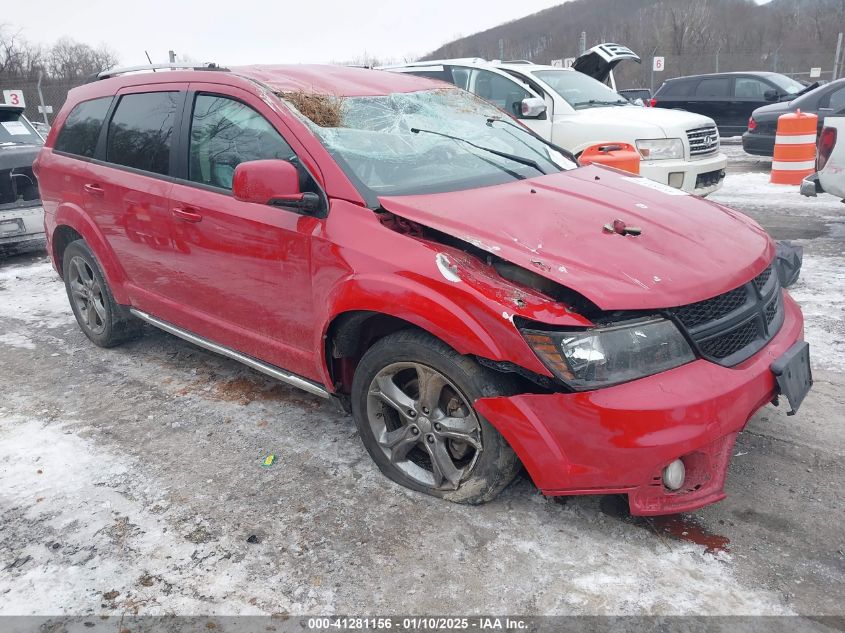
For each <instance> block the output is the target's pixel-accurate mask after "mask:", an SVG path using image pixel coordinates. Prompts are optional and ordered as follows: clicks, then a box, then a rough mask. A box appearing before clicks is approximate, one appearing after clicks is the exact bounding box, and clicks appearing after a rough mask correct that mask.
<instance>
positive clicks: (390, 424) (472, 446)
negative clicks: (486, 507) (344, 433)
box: [352, 330, 520, 504]
mask: <svg viewBox="0 0 845 633" xmlns="http://www.w3.org/2000/svg"><path fill="white" fill-rule="evenodd" d="M510 389H511V387H510V383H509V382H508V381H507V380H506V379H505V378H504V377H503V376H500V375H498V374H496V373H495V372H493V371H492V370H488V369H486V368H484V367H481V366H480V365H479V364H478V363H477V362H475V361H474V360H473V359H471V358H468V357H465V356H461V355H460V354H458V353H457V352H455V351H454V350H453V349H451V348H449V347H448V346H447V345H445V344H444V343H442V342H441V341H438V340H437V339H435V338H434V337H432V336H430V335H428V334H426V333H424V332H417V331H412V330H408V331H403V332H397V333H394V334H391V335H389V336H386V337H385V338H383V339H381V340H380V341H378V342H377V343H376V344H375V345H373V347H371V348H370V349H369V350H368V351H367V353H366V354H364V357H363V358H362V359H361V362H360V363H359V365H358V367H357V369H356V371H355V377H354V379H353V383H352V413H353V417H354V419H355V424H356V425H357V427H358V432H359V433H360V435H361V438H362V440H363V442H364V446H365V447H366V449H367V451H368V452H369V454H370V456H371V457H372V458H373V460H374V461H375V462H376V464H377V465H378V467H379V468H380V469H381V471H382V472H383V473H384V474H385V475H386V476H387V477H389V478H390V479H392V480H393V481H395V482H397V483H399V484H402V485H403V486H406V487H408V488H411V489H413V490H418V491H420V492H425V493H427V494H430V495H434V496H437V497H441V498H444V499H448V500H450V501H457V502H460V503H471V504H477V503H484V502H486V501H489V500H491V499H493V498H494V497H495V496H496V495H498V494H499V492H501V491H502V490H503V489H504V488H505V487H506V486H507V485H508V484H509V483H510V482H511V481H512V480H513V478H514V476H515V475H516V473H517V472H518V471H519V468H520V462H519V459H518V458H517V456H516V454H515V453H514V452H513V450H512V449H511V447H510V446H509V445H508V444H507V442H506V441H505V440H504V438H503V437H502V436H501V435H500V434H499V432H498V431H497V430H496V429H495V428H494V427H493V426H492V425H491V424H490V423H489V422H487V420H485V419H484V418H483V417H482V416H481V415H480V414H479V413H478V412H476V411H475V409H474V407H473V406H472V403H473V402H475V400H476V399H477V398H481V397H486V396H496V395H503V394H505V393H507V392H508V391H509V390H510Z"/></svg>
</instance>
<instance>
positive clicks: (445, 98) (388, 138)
mask: <svg viewBox="0 0 845 633" xmlns="http://www.w3.org/2000/svg"><path fill="white" fill-rule="evenodd" d="M314 99H320V105H321V107H320V108H319V109H317V108H312V110H315V112H312V111H309V110H308V109H307V108H308V106H309V105H310V104H308V103H307V101H308V99H306V100H305V101H306V103H305V104H303V99H302V97H301V96H300V98H299V99H298V100H297V101H296V104H298V105H299V108H297V109H298V111H299V112H300V113H301V114H302V115H303V118H305V119H306V121H307V122H308V124H309V125H310V126H311V128H312V130H313V131H314V132H315V133H316V134H317V136H318V137H319V138H320V139H321V140H322V142H323V144H324V145H325V146H326V147H327V148H328V150H329V151H330V152H331V153H332V154H333V155H334V156H335V158H337V159H338V161H339V162H340V163H341V165H342V166H343V167H344V168H345V169H346V171H347V172H350V174H351V175H352V176H353V177H354V178H355V179H357V180H358V181H360V182H361V183H363V184H364V185H365V186H366V187H367V188H368V189H370V190H371V191H372V192H374V193H375V194H377V195H402V194H420V193H437V192H445V191H457V190H461V189H469V188H472V187H481V186H489V185H496V184H501V183H505V182H510V181H513V180H522V179H524V178H531V177H534V176H540V175H543V174H549V173H554V172H558V171H562V170H566V169H572V168H574V167H575V163H574V162H572V161H571V160H570V159H568V158H567V157H566V156H565V155H564V154H563V153H562V152H560V151H558V150H557V149H556V148H555V147H554V146H552V145H550V144H549V143H546V142H545V141H543V140H541V139H539V138H537V137H536V136H534V135H533V134H532V133H530V132H529V131H528V130H526V129H525V128H523V127H522V126H521V125H519V124H517V123H514V122H513V121H512V120H510V119H509V118H508V117H506V116H504V115H503V114H502V113H501V112H500V111H499V110H497V109H496V108H495V107H493V106H492V105H490V104H488V103H486V102H484V101H482V100H481V99H478V98H476V97H473V96H472V95H470V94H468V93H465V92H463V91H461V90H456V89H447V90H442V89H438V90H424V91H419V92H411V93H393V94H389V95H384V96H374V97H347V98H343V99H331V100H326V99H325V98H323V97H321V96H319V95H318V96H315V97H314ZM288 102H289V103H290V102H291V99H288ZM303 111H305V112H308V115H310V118H309V116H306V115H305V114H304V113H303ZM318 123H319V124H318Z"/></svg>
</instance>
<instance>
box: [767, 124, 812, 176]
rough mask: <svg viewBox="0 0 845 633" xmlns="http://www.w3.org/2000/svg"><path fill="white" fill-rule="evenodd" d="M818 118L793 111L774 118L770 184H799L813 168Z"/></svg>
mask: <svg viewBox="0 0 845 633" xmlns="http://www.w3.org/2000/svg"><path fill="white" fill-rule="evenodd" d="M817 121H818V117H817V116H816V115H815V114H807V113H805V112H801V110H796V111H795V112H794V113H793V112H790V113H789V114H782V115H781V116H779V117H778V131H777V135H776V136H775V153H774V155H773V156H772V177H771V182H773V183H776V184H779V185H800V184H801V181H802V180H804V178H805V177H806V176H809V175H810V174H812V173H813V171H815V168H816V125H817Z"/></svg>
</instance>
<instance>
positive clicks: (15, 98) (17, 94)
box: [3, 90, 26, 108]
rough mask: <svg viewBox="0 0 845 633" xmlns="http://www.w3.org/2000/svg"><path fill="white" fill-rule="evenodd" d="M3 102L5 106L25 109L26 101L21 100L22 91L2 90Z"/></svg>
mask: <svg viewBox="0 0 845 633" xmlns="http://www.w3.org/2000/svg"><path fill="white" fill-rule="evenodd" d="M3 100H4V101H5V102H6V105H13V106H21V107H22V108H24V107H26V101H24V98H23V90H4V91H3Z"/></svg>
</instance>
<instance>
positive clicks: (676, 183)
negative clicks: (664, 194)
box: [669, 171, 684, 189]
mask: <svg viewBox="0 0 845 633" xmlns="http://www.w3.org/2000/svg"><path fill="white" fill-rule="evenodd" d="M669 186H670V187H674V188H675V189H680V188H681V187H683V186H684V172H682V171H673V172H671V173H670V174H669Z"/></svg>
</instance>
